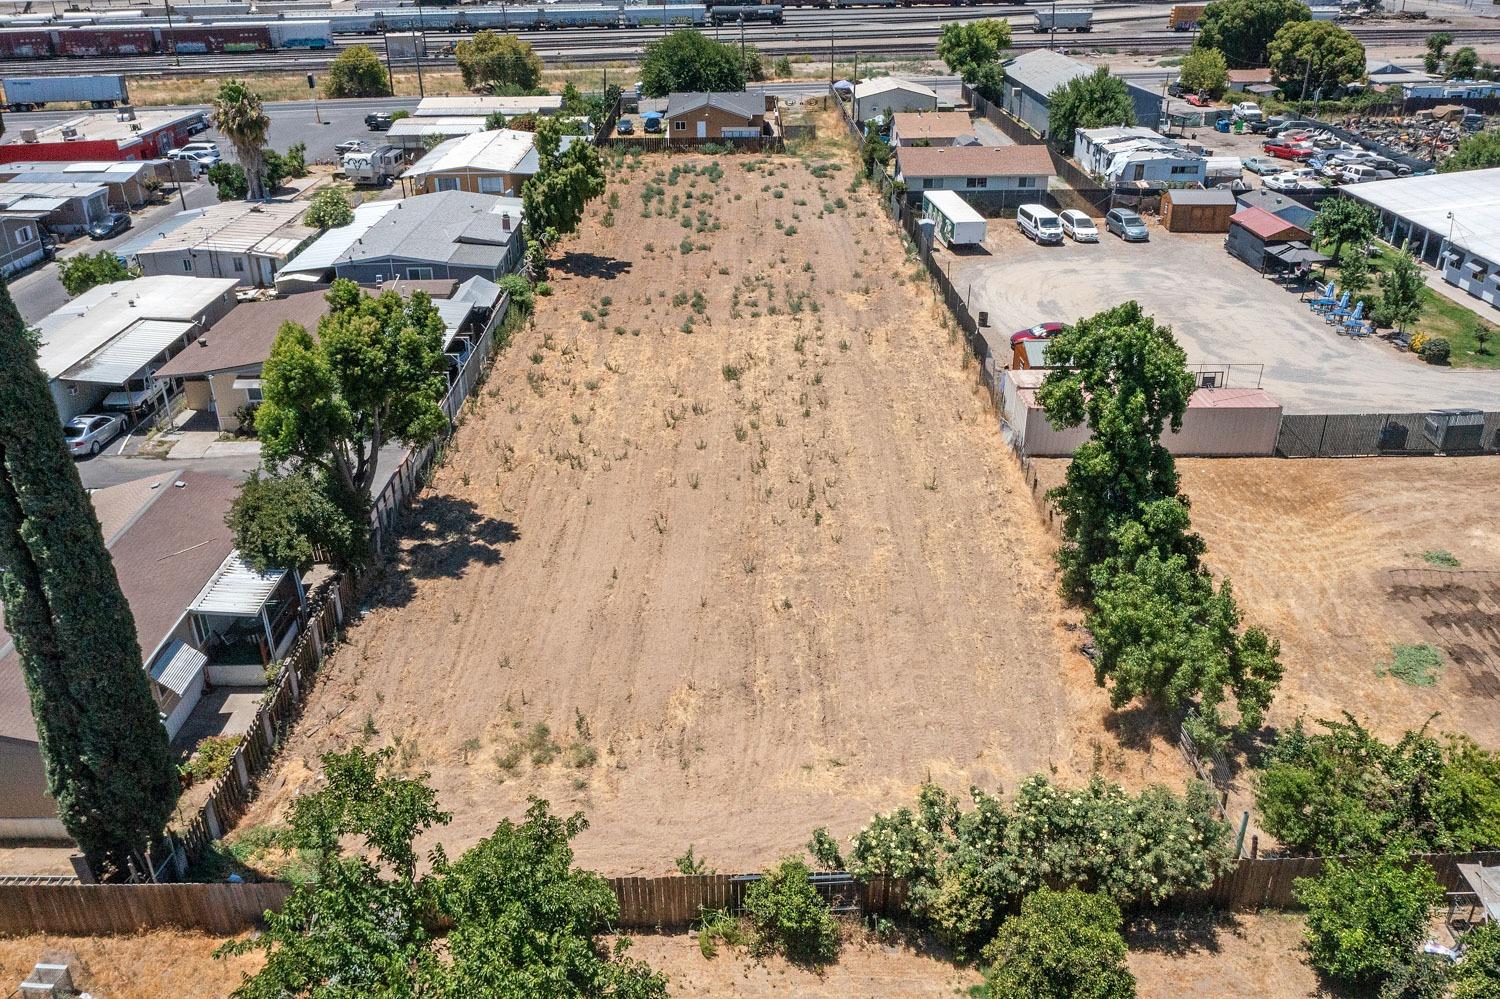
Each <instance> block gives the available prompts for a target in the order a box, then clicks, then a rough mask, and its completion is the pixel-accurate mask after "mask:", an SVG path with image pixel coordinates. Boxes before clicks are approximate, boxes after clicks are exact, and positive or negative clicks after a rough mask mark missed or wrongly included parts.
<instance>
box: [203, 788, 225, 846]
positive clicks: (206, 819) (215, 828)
mask: <svg viewBox="0 0 1500 999" xmlns="http://www.w3.org/2000/svg"><path fill="white" fill-rule="evenodd" d="M203 824H204V825H206V826H208V834H209V835H210V836H212V837H213V838H214V839H218V838H220V837H221V836H223V835H224V832H223V830H222V828H221V827H220V826H219V816H218V815H217V814H216V813H215V812H214V802H213V799H212V798H210V799H209V800H207V801H205V802H204V803H203Z"/></svg>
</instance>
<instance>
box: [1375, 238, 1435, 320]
mask: <svg viewBox="0 0 1500 999" xmlns="http://www.w3.org/2000/svg"><path fill="white" fill-rule="evenodd" d="M1425 287H1427V283H1426V282H1425V281H1424V280H1423V279H1422V269H1421V268H1420V267H1419V266H1417V258H1416V257H1414V256H1412V253H1411V250H1410V248H1405V249H1402V250H1401V251H1400V252H1399V253H1397V254H1396V255H1395V256H1394V257H1393V258H1392V260H1391V264H1390V266H1389V267H1387V268H1386V269H1385V270H1384V271H1382V272H1381V275H1380V306H1379V312H1380V318H1381V321H1382V322H1384V323H1385V324H1386V325H1387V326H1394V327H1395V328H1396V329H1397V330H1398V331H1405V329H1406V326H1407V324H1408V323H1410V322H1413V321H1415V320H1416V318H1417V317H1418V316H1420V315H1421V314H1422V289H1423V288H1425Z"/></svg>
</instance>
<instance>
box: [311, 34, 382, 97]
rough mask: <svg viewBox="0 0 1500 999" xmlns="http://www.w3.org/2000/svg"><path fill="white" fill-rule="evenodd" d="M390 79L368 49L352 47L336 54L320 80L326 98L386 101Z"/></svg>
mask: <svg viewBox="0 0 1500 999" xmlns="http://www.w3.org/2000/svg"><path fill="white" fill-rule="evenodd" d="M390 93H391V78H390V77H389V76H387V75H386V72H385V67H384V66H382V65H380V57H379V56H378V55H376V54H375V51H374V50H373V49H371V48H370V47H369V46H368V45H353V46H350V47H349V48H347V49H344V50H343V51H342V52H340V53H339V54H338V57H337V58H336V59H334V60H333V62H332V63H330V64H329V66H328V75H327V76H326V77H325V78H324V80H323V95H324V96H325V97H389V96H390Z"/></svg>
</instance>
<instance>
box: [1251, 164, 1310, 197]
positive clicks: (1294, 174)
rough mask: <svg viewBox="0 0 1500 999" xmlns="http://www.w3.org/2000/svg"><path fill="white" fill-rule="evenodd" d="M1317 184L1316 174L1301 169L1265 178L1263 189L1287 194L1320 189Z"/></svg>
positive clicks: (1304, 168)
mask: <svg viewBox="0 0 1500 999" xmlns="http://www.w3.org/2000/svg"><path fill="white" fill-rule="evenodd" d="M1322 186H1323V185H1322V184H1319V183H1318V178H1317V174H1315V173H1314V172H1313V171H1311V170H1309V169H1307V168H1306V167H1303V168H1301V169H1299V170H1288V171H1287V172H1285V173H1278V174H1276V175H1275V176H1273V177H1267V178H1266V183H1265V187H1266V190H1268V191H1280V192H1282V193H1289V192H1291V191H1309V190H1313V189H1315V188H1319V187H1322Z"/></svg>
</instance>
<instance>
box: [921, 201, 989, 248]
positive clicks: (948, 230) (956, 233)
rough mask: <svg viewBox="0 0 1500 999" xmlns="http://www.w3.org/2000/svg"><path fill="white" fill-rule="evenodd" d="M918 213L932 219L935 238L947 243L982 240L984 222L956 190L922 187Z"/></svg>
mask: <svg viewBox="0 0 1500 999" xmlns="http://www.w3.org/2000/svg"><path fill="white" fill-rule="evenodd" d="M922 214H924V215H926V216H927V217H928V218H930V219H932V222H933V227H934V228H935V229H936V230H937V233H936V235H937V238H938V239H940V240H942V241H943V243H944V245H947V246H977V245H978V244H980V243H983V242H984V237H985V233H986V231H987V229H988V224H987V223H986V222H985V221H984V216H983V215H980V214H979V213H978V212H976V211H975V210H974V208H973V206H972V205H970V204H969V203H968V202H967V201H965V200H964V199H963V198H961V197H959V195H958V192H956V191H926V192H924V193H923V194H922Z"/></svg>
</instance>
